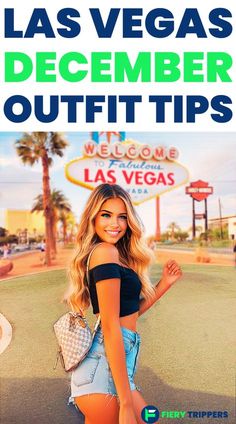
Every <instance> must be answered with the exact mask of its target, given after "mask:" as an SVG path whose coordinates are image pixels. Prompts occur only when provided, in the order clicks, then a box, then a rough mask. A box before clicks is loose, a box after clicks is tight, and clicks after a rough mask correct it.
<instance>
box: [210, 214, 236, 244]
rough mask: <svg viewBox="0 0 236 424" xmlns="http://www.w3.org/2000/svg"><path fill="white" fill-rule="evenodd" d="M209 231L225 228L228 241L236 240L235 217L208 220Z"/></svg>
mask: <svg viewBox="0 0 236 424" xmlns="http://www.w3.org/2000/svg"><path fill="white" fill-rule="evenodd" d="M208 226H209V229H210V230H211V229H212V230H213V229H215V228H218V229H220V228H226V230H227V231H228V236H229V239H231V240H236V215H231V216H224V217H222V218H213V219H209V220H208Z"/></svg>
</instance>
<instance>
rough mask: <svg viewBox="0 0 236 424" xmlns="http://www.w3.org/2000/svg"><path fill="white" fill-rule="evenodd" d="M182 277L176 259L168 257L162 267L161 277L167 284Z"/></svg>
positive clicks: (169, 284) (171, 283)
mask: <svg viewBox="0 0 236 424" xmlns="http://www.w3.org/2000/svg"><path fill="white" fill-rule="evenodd" d="M180 277H182V271H181V268H180V266H179V265H178V264H177V262H176V261H174V260H173V259H170V260H169V261H168V262H166V264H165V265H164V267H163V270H162V278H161V280H163V281H164V282H165V284H166V285H167V286H172V285H173V284H174V283H175V282H176V281H177V280H179V278H180Z"/></svg>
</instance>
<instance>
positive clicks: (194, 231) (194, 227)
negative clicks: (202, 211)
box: [193, 198, 196, 240]
mask: <svg viewBox="0 0 236 424" xmlns="http://www.w3.org/2000/svg"><path fill="white" fill-rule="evenodd" d="M195 237H196V225H195V200H194V198H193V240H195Z"/></svg>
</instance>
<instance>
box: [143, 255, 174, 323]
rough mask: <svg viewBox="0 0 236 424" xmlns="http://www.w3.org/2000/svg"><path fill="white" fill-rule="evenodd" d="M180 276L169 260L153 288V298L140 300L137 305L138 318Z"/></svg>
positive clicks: (172, 262)
mask: <svg viewBox="0 0 236 424" xmlns="http://www.w3.org/2000/svg"><path fill="white" fill-rule="evenodd" d="M181 276H182V271H181V269H180V267H179V265H178V264H177V263H176V262H175V261H173V260H169V261H168V262H167V263H166V264H165V265H164V267H163V271H162V277H161V279H160V281H159V282H158V283H157V284H156V286H155V293H154V296H153V297H152V298H150V299H142V300H140V303H139V316H140V315H142V314H144V312H146V311H147V310H148V309H149V308H151V306H152V305H154V303H155V302H156V301H157V300H158V299H160V298H161V296H163V294H164V293H165V292H166V291H167V290H169V288H170V287H171V286H172V285H173V284H174V283H175V282H176V281H177V280H178V279H179V278H180V277H181Z"/></svg>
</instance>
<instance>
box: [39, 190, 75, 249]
mask: <svg viewBox="0 0 236 424" xmlns="http://www.w3.org/2000/svg"><path fill="white" fill-rule="evenodd" d="M42 210H43V195H42V194H39V195H38V196H37V197H36V198H35V203H34V205H33V207H32V209H31V212H32V213H33V212H39V211H42ZM50 210H51V215H50V225H51V229H52V250H53V252H54V253H56V251H57V249H56V236H57V234H56V233H57V222H58V220H59V219H60V213H62V212H63V213H69V212H71V205H70V203H69V202H68V200H67V198H66V197H65V195H64V194H63V193H62V191H61V190H55V189H53V191H52V192H51V194H50Z"/></svg>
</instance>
